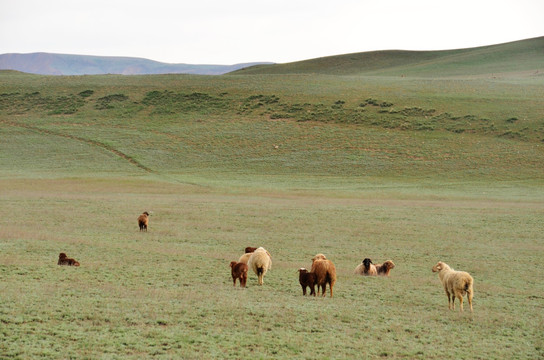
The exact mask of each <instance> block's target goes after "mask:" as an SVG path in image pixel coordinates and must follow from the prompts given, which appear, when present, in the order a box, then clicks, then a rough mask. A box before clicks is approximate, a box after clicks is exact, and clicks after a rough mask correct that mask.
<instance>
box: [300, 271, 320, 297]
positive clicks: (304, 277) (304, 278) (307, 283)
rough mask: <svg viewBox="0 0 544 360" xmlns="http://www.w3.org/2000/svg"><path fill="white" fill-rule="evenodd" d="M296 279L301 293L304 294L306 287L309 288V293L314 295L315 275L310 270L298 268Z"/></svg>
mask: <svg viewBox="0 0 544 360" xmlns="http://www.w3.org/2000/svg"><path fill="white" fill-rule="evenodd" d="M298 272H299V275H298V281H299V283H300V286H302V295H306V287H309V288H310V295H313V296H315V283H316V276H315V274H314V273H312V272H308V270H306V269H305V268H300V269H298Z"/></svg>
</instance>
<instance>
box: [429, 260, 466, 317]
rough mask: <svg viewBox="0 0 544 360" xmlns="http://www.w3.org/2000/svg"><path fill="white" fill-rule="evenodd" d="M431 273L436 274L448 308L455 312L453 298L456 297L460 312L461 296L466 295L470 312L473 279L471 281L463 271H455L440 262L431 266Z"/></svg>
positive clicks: (461, 306)
mask: <svg viewBox="0 0 544 360" xmlns="http://www.w3.org/2000/svg"><path fill="white" fill-rule="evenodd" d="M433 272H438V277H439V278H440V281H441V282H442V285H443V286H444V291H445V292H446V296H447V297H448V308H449V309H450V310H455V297H457V298H458V299H459V307H460V308H461V310H460V311H461V312H462V311H463V296H465V294H467V298H468V303H469V305H470V311H472V297H473V296H474V289H473V284H474V279H472V276H470V274H469V273H467V272H465V271H455V270H453V269H452V268H451V267H449V265H448V264H446V263H443V262H442V261H439V262H438V263H437V264H436V265H435V266H433Z"/></svg>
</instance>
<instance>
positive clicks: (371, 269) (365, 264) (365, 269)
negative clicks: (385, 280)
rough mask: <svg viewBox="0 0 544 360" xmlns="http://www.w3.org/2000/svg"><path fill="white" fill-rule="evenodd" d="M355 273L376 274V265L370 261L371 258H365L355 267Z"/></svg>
mask: <svg viewBox="0 0 544 360" xmlns="http://www.w3.org/2000/svg"><path fill="white" fill-rule="evenodd" d="M354 272H355V274H358V275H365V276H374V275H378V271H377V270H376V266H375V265H374V264H373V263H372V260H370V259H369V258H365V259H364V260H363V261H362V262H361V263H360V264H359V265H357V267H356V268H355V271H354Z"/></svg>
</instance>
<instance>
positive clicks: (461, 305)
mask: <svg viewBox="0 0 544 360" xmlns="http://www.w3.org/2000/svg"><path fill="white" fill-rule="evenodd" d="M457 297H458V298H459V308H460V312H463V295H461V294H457Z"/></svg>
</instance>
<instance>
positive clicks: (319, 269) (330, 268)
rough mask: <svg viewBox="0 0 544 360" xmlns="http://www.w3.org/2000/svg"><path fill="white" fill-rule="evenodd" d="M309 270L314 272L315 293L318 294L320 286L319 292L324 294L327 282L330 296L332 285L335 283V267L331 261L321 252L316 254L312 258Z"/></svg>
mask: <svg viewBox="0 0 544 360" xmlns="http://www.w3.org/2000/svg"><path fill="white" fill-rule="evenodd" d="M310 272H312V273H315V276H316V285H317V294H318V295H319V287H321V294H322V296H325V290H326V289H327V284H329V287H330V289H331V297H332V294H333V287H334V284H335V283H336V267H335V266H334V264H333V263H332V261H330V260H327V258H326V257H325V255H323V254H317V255H316V256H314V257H313V258H312V270H311V271H310Z"/></svg>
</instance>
